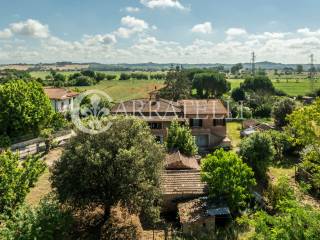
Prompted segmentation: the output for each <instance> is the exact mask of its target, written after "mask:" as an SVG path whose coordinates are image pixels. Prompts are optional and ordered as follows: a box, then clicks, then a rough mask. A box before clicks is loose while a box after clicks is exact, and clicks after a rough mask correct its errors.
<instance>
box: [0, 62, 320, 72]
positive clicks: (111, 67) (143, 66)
mask: <svg viewBox="0 0 320 240" xmlns="http://www.w3.org/2000/svg"><path fill="white" fill-rule="evenodd" d="M176 65H181V66H182V67H183V68H186V69H190V68H211V69H212V68H218V67H219V68H221V67H223V68H224V69H225V70H229V69H230V68H231V67H232V66H233V65H234V64H220V63H212V64H211V63H208V64H178V63H152V62H149V63H137V64H128V63H120V64H102V63H72V62H58V63H39V64H9V65H6V64H3V65H0V69H5V68H10V69H17V70H21V69H23V70H27V69H29V70H37V71H47V70H50V69H56V70H61V71H76V70H82V69H91V70H94V71H166V70H168V69H170V68H171V67H172V66H176ZM302 65H303V67H304V70H308V69H309V68H310V65H308V64H302ZM243 66H244V68H245V69H250V68H251V63H243ZM296 66H297V64H283V63H273V62H268V61H265V62H257V63H256V68H257V69H258V68H261V69H265V70H272V69H277V70H283V69H285V68H293V69H296ZM315 67H316V68H318V69H319V68H320V64H316V65H315Z"/></svg>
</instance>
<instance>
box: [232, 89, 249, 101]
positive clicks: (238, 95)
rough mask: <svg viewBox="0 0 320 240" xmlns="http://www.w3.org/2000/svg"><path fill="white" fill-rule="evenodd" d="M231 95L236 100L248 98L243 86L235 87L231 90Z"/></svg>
mask: <svg viewBox="0 0 320 240" xmlns="http://www.w3.org/2000/svg"><path fill="white" fill-rule="evenodd" d="M231 97H232V99H233V100H235V101H236V102H239V101H244V100H246V93H245V91H244V90H243V89H242V88H234V89H232V92H231Z"/></svg>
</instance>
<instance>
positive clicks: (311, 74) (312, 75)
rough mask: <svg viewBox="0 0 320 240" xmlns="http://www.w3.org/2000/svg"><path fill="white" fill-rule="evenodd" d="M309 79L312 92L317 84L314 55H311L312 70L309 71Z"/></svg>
mask: <svg viewBox="0 0 320 240" xmlns="http://www.w3.org/2000/svg"><path fill="white" fill-rule="evenodd" d="M309 78H310V88H311V92H313V91H314V82H315V67H314V55H313V54H311V55H310V69H309Z"/></svg>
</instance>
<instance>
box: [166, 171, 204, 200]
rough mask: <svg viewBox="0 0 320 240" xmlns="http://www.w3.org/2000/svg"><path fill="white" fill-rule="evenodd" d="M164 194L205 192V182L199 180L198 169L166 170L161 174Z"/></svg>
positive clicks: (199, 193) (198, 193) (200, 193)
mask: <svg viewBox="0 0 320 240" xmlns="http://www.w3.org/2000/svg"><path fill="white" fill-rule="evenodd" d="M162 191H163V194H164V195H171V194H182V195H183V194H195V195H202V194H205V193H206V184H205V183H203V182H202V181H201V177H200V171H199V170H166V171H164V172H163V174H162Z"/></svg>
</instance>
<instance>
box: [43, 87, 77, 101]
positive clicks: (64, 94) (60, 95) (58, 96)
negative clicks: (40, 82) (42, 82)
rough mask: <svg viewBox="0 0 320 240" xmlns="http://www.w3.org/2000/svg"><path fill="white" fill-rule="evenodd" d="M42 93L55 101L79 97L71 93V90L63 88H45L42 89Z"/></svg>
mask: <svg viewBox="0 0 320 240" xmlns="http://www.w3.org/2000/svg"><path fill="white" fill-rule="evenodd" d="M44 92H45V93H46V94H47V96H48V97H49V98H50V99H55V100H64V99H69V98H72V97H76V96H78V95H79V93H76V92H73V91H71V90H68V89H64V88H51V87H46V88H44Z"/></svg>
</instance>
